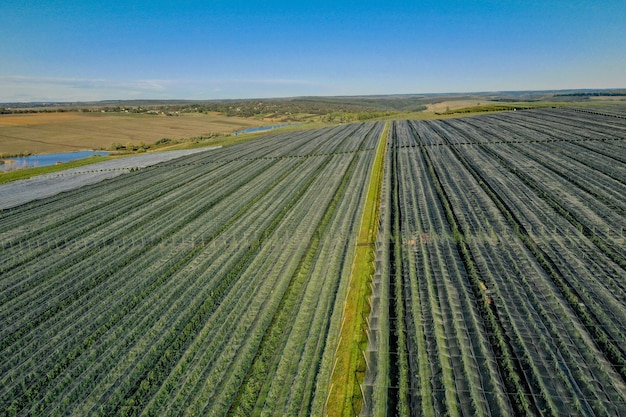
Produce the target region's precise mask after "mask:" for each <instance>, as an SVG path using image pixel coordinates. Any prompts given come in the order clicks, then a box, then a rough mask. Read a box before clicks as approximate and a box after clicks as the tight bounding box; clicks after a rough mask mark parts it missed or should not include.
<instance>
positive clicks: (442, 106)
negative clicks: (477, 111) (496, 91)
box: [426, 99, 502, 113]
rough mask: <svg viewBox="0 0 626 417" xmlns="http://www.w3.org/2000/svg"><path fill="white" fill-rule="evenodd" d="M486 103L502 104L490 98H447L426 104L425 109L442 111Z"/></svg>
mask: <svg viewBox="0 0 626 417" xmlns="http://www.w3.org/2000/svg"><path fill="white" fill-rule="evenodd" d="M487 104H502V103H499V102H496V101H490V100H475V99H474V100H448V101H442V102H439V103H433V104H427V105H426V108H427V111H430V112H433V113H443V112H445V111H447V110H457V109H462V108H464V107H474V106H484V105H487Z"/></svg>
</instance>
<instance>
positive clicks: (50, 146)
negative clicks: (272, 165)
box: [0, 112, 272, 155]
mask: <svg viewBox="0 0 626 417" xmlns="http://www.w3.org/2000/svg"><path fill="white" fill-rule="evenodd" d="M271 123H272V122H270V121H262V120H256V119H247V118H242V117H227V116H223V115H220V114H217V113H212V114H182V115H180V116H165V115H147V114H132V113H80V112H67V113H33V114H6V115H0V154H9V155H13V154H19V153H22V152H30V153H34V154H39V153H54V152H63V151H72V150H81V149H106V148H109V147H110V146H111V145H112V144H113V143H121V144H124V145H126V144H128V143H132V144H139V143H140V142H144V143H146V144H151V143H154V142H156V141H157V140H159V139H161V138H170V139H182V138H188V137H193V136H201V135H209V134H212V133H232V132H235V131H237V130H241V129H245V128H248V127H256V126H263V125H267V124H271Z"/></svg>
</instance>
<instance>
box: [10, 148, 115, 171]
mask: <svg viewBox="0 0 626 417" xmlns="http://www.w3.org/2000/svg"><path fill="white" fill-rule="evenodd" d="M109 153H110V152H106V151H77V152H61V153H49V154H41V155H30V156H20V157H11V158H7V159H5V163H4V164H3V165H0V169H1V170H2V171H5V172H6V171H12V170H15V169H22V168H34V167H45V166H49V165H55V164H57V163H65V162H70V161H74V160H76V159H82V158H87V157H89V156H92V155H108V154H109Z"/></svg>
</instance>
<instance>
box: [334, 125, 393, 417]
mask: <svg viewBox="0 0 626 417" xmlns="http://www.w3.org/2000/svg"><path fill="white" fill-rule="evenodd" d="M388 131H389V122H387V123H386V124H385V128H384V130H383V132H382V134H381V136H380V138H379V141H378V148H377V151H376V158H375V159H374V166H373V168H372V173H371V175H370V182H369V187H368V191H367V199H366V201H365V208H364V210H363V217H362V219H361V227H360V229H359V235H358V239H357V245H356V250H355V254H354V261H353V264H352V275H351V277H350V285H349V288H348V294H347V296H346V303H345V305H344V310H343V318H342V323H343V324H342V327H341V333H340V338H339V343H338V346H337V352H336V353H335V367H334V369H333V373H332V377H331V387H330V392H329V394H328V400H327V404H326V414H327V415H328V416H331V417H334V416H354V415H358V413H359V412H360V411H361V407H362V405H363V396H362V393H361V388H360V384H361V383H362V382H363V380H364V378H365V368H366V363H365V357H364V354H363V352H364V351H365V348H366V347H367V320H366V319H367V317H368V316H369V313H370V311H369V310H370V307H369V304H368V302H367V300H368V297H369V295H370V292H371V290H370V285H369V284H370V281H371V279H372V276H373V274H374V264H373V260H374V256H375V253H374V252H375V243H376V236H377V234H378V216H379V207H380V198H381V197H380V196H381V189H382V180H383V168H384V156H385V148H386V143H387V132H388Z"/></svg>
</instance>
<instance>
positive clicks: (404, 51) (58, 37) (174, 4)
mask: <svg viewBox="0 0 626 417" xmlns="http://www.w3.org/2000/svg"><path fill="white" fill-rule="evenodd" d="M625 22H626V2H625V1H624V0H603V1H576V0H569V1H561V0H555V1H550V0H542V1H535V0H527V1H513V0H499V1H495V0H494V1H491V0H490V1H431V0H423V1H420V0H414V1H396V0H388V1H385V2H382V1H367V0H362V1H340V0H337V1H325V0H322V1H314V2H313V1H279V0H267V1H263V2H260V1H259V2H252V1H239V0H228V1H226V0H212V1H191V0H190V1H187V0H179V1H172V0H169V1H158V0H153V1H143V0H137V1H133V2H128V1H117V2H114V1H110V0H107V1H54V0H48V1H45V0H38V1H32V0H20V1H16V2H8V1H5V2H2V3H0V102H12V101H57V100H63V101H73V100H103V99H134V98H146V99H150V98H171V99H175V98H177V99H220V98H257V97H288V96H302V95H360V94H404V93H407V94H408V93H445V92H471V91H503V90H543V89H570V88H622V87H626V46H625V45H626V23H625Z"/></svg>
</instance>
